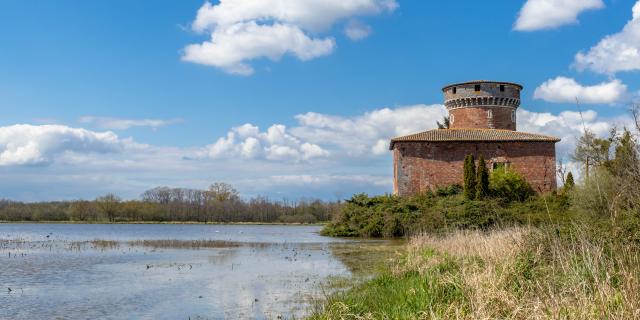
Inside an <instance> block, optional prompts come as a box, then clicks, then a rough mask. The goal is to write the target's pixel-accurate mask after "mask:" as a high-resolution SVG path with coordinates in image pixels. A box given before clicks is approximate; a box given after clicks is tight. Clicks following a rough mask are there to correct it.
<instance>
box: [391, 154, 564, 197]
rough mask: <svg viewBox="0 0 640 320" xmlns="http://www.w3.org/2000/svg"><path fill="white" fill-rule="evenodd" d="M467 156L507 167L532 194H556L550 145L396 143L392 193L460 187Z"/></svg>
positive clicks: (406, 193)
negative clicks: (540, 192)
mask: <svg viewBox="0 0 640 320" xmlns="http://www.w3.org/2000/svg"><path fill="white" fill-rule="evenodd" d="M467 154H473V155H474V156H475V157H476V159H477V158H478V157H479V156H480V155H483V156H484V158H485V160H486V161H487V165H488V166H489V168H491V167H492V165H493V163H496V162H500V163H509V166H510V167H511V168H513V169H514V170H516V171H517V172H519V173H520V174H522V175H523V176H524V177H525V178H526V179H527V181H528V182H529V183H530V184H531V186H532V187H533V188H534V190H536V191H542V192H550V191H554V190H556V176H555V171H556V162H555V144H554V143H553V142H396V143H395V145H394V149H393V164H394V170H393V171H394V186H393V188H394V193H395V194H398V195H401V196H408V195H412V194H415V193H418V192H423V191H426V190H429V189H431V190H435V189H436V188H437V187H445V186H449V185H452V184H460V185H462V181H463V164H464V158H465V157H466V155H467Z"/></svg>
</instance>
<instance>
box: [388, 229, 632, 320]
mask: <svg viewBox="0 0 640 320" xmlns="http://www.w3.org/2000/svg"><path fill="white" fill-rule="evenodd" d="M425 249H427V250H429V249H433V250H435V251H436V252H438V254H435V255H431V258H425V255H424V251H425ZM438 256H440V258H438ZM442 256H448V257H453V258H455V259H457V260H458V261H459V262H460V266H461V272H460V275H461V277H462V280H463V283H464V285H465V293H466V295H467V298H468V301H469V306H461V307H463V308H465V309H466V310H468V311H469V313H468V314H467V315H466V317H467V318H472V319H496V318H500V319H547V318H554V319H638V318H640V255H639V252H638V248H637V247H636V246H635V245H634V244H631V243H627V244H625V243H619V242H617V241H615V240H613V241H612V239H593V238H592V237H591V236H590V235H589V234H588V233H587V231H586V228H584V227H576V228H572V229H571V233H570V234H568V235H565V236H561V235H558V234H556V233H555V232H553V231H545V230H540V229H534V228H514V229H507V230H496V231H491V232H488V233H486V232H479V231H458V232H455V233H453V234H451V235H449V236H446V237H434V236H430V235H422V236H418V237H415V238H413V239H412V241H411V243H410V245H409V250H408V255H407V257H408V258H407V263H406V264H405V265H404V266H403V267H401V268H400V270H396V273H398V272H399V271H400V272H402V271H401V270H402V268H405V271H406V270H418V271H419V272H420V271H421V270H424V269H426V268H428V266H429V265H433V263H434V260H435V261H437V260H438V259H441V257H442Z"/></svg>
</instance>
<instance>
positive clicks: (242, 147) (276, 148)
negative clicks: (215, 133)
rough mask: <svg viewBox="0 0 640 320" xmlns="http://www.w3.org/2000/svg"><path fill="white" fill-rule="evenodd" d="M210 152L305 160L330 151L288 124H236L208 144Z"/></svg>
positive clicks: (216, 155)
mask: <svg viewBox="0 0 640 320" xmlns="http://www.w3.org/2000/svg"><path fill="white" fill-rule="evenodd" d="M206 149H207V155H208V156H209V157H210V158H213V159H221V158H238V157H240V158H244V159H266V160H272V161H302V160H310V159H314V158H322V157H326V156H328V155H329V152H328V151H327V150H325V149H323V148H322V147H320V146H319V145H316V144H312V143H309V142H304V141H301V140H300V139H298V138H297V137H295V136H293V135H291V134H290V133H289V132H288V131H287V127H286V126H284V125H281V124H275V125H272V126H271V127H269V128H268V129H267V131H265V132H261V131H260V129H259V128H258V127H257V126H254V125H252V124H245V125H242V126H240V127H236V128H233V129H232V130H231V131H229V133H227V136H226V137H223V138H219V139H218V140H217V141H216V142H215V143H214V144H212V145H210V146H208V147H207V148H206Z"/></svg>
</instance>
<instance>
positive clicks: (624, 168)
mask: <svg viewBox="0 0 640 320" xmlns="http://www.w3.org/2000/svg"><path fill="white" fill-rule="evenodd" d="M611 162H612V164H611V169H612V171H613V174H615V175H617V176H621V177H622V176H625V173H629V172H630V171H632V169H633V168H637V167H638V165H639V161H638V150H637V146H636V142H635V141H634V139H633V136H632V134H631V132H629V130H627V129H626V128H625V129H624V132H623V133H622V137H620V138H619V139H618V140H617V143H616V148H615V159H614V160H612V161H611Z"/></svg>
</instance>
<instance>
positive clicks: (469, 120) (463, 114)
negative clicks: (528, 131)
mask: <svg viewBox="0 0 640 320" xmlns="http://www.w3.org/2000/svg"><path fill="white" fill-rule="evenodd" d="M515 110H516V109H515V108H509V107H474V108H457V109H451V110H449V116H450V119H451V122H450V128H451V129H460V128H474V129H475V128H490V129H505V130H516V122H515V115H514V114H513V113H515ZM489 111H491V113H489Z"/></svg>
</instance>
